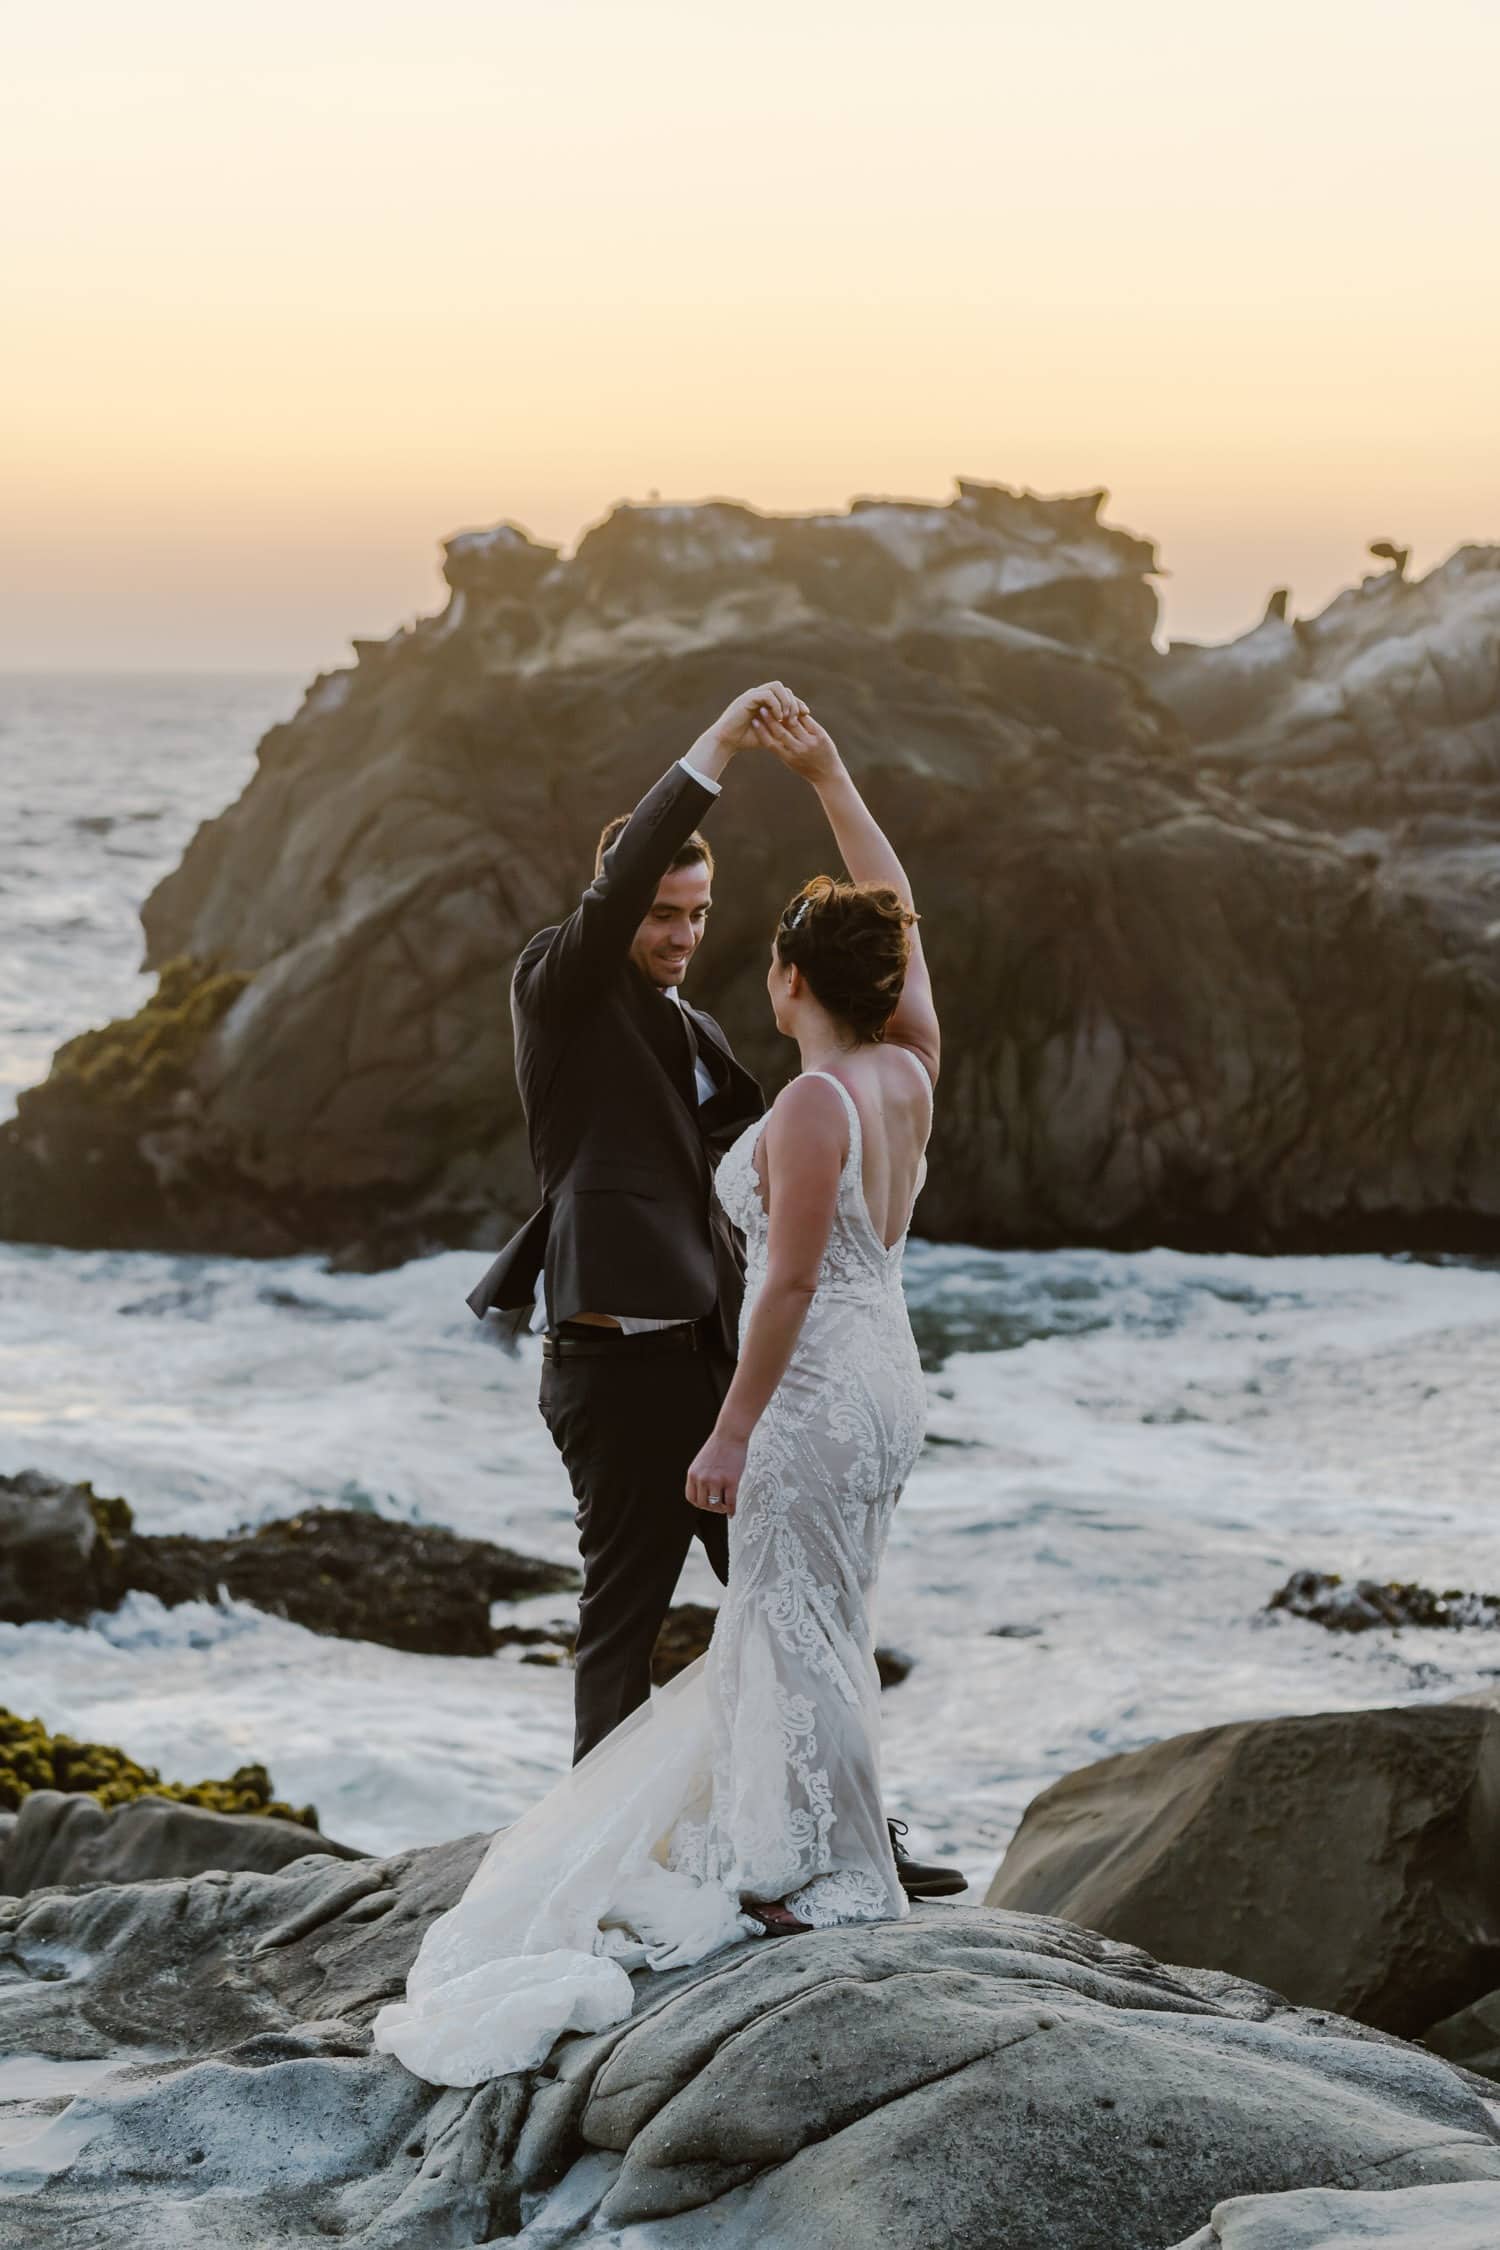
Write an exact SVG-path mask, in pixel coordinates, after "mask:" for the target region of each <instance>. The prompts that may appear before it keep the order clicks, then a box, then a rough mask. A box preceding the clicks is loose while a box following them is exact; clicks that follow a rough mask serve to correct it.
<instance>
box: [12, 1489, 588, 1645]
mask: <svg viewBox="0 0 1500 2250" xmlns="http://www.w3.org/2000/svg"><path fill="white" fill-rule="evenodd" d="M578 1583H579V1576H578V1573H577V1571H576V1570H574V1569H573V1568H572V1567H571V1565H569V1564H566V1563H552V1562H545V1561H541V1560H539V1559H537V1558H536V1557H534V1556H530V1555H521V1554H517V1553H516V1552H514V1550H512V1549H511V1548H508V1547H501V1546H497V1545H495V1544H494V1542H493V1541H491V1540H488V1539H469V1538H465V1537H463V1536H462V1535H460V1534H459V1533H457V1532H453V1531H446V1530H444V1529H442V1528H441V1527H440V1526H439V1525H436V1524H409V1523H398V1522H395V1521H393V1520H392V1519H391V1518H389V1517H386V1516H377V1515H374V1514H371V1513H369V1512H367V1511H366V1510H364V1509H359V1508H308V1509H304V1510H303V1511H302V1512H301V1513H300V1514H298V1515H295V1516H285V1517H281V1518H278V1519H277V1520H276V1521H274V1522H272V1523H266V1524H262V1525H261V1526H260V1528H259V1529H258V1530H255V1531H243V1532H235V1533H232V1534H230V1535H229V1536H227V1537H223V1538H211V1539H210V1538H199V1537H198V1536H196V1535H195V1534H192V1533H185V1532H167V1533H150V1532H139V1531H137V1530H136V1529H135V1525H134V1518H133V1515H132V1512H131V1510H130V1508H129V1506H128V1505H127V1503H126V1502H124V1501H122V1500H105V1499H101V1498H100V1496H99V1495H98V1494H96V1493H95V1492H94V1491H93V1490H92V1488H91V1487H90V1486H87V1485H69V1484H64V1483H61V1482H59V1481H58V1480H57V1479H55V1478H51V1477H46V1476H43V1475H41V1474H40V1473H39V1472H38V1471H35V1470H26V1471H23V1472H22V1474H21V1475H20V1476H18V1477H0V1620H4V1621H5V1622H8V1623H12V1624H24V1623H26V1622H27V1621H28V1620H29V1619H33V1618H63V1619H67V1620H69V1621H70V1622H80V1621H81V1620H82V1619H83V1618H85V1617H86V1616H87V1615H88V1614H89V1613H90V1612H91V1611H93V1610H97V1609H110V1608H113V1607H114V1605H115V1604H116V1603H117V1602H118V1601H120V1600H121V1598H122V1597H123V1596H124V1595H125V1594H126V1593H128V1592H131V1591H137V1592H140V1593H146V1594H154V1595H155V1596H156V1598H157V1599H158V1600H159V1601H161V1602H165V1603H167V1604H168V1605H171V1604H173V1603H177V1602H186V1601H204V1602H212V1601H215V1600H217V1599H218V1596H219V1593H220V1591H221V1590H222V1591H223V1592H225V1593H227V1594H229V1595H230V1596H231V1597H232V1598H233V1599H235V1600H236V1601H245V1602H251V1603H253V1604H254V1605H255V1606H256V1607H257V1608H258V1609H267V1610H271V1611H274V1612H275V1614H276V1615H277V1616H280V1617H286V1618H289V1619H291V1621H292V1622H293V1623H294V1624H298V1625H305V1626H306V1627H307V1628H308V1630H309V1631H311V1632H315V1633H332V1634H335V1635H338V1636H340V1637H341V1638H343V1639H346V1640H368V1641H379V1642H382V1643H384V1645H385V1646H386V1647H388V1648H404V1649H412V1650H415V1651H418V1652H423V1653H429V1654H434V1655H439V1656H487V1655H489V1654H490V1652H491V1650H492V1649H494V1648H496V1647H498V1646H501V1645H503V1640H502V1638H501V1636H500V1634H499V1633H497V1631H496V1629H495V1628H493V1627H492V1626H491V1623H490V1605H491V1604H492V1603H494V1602H508V1601H518V1600H522V1599H526V1598H529V1597H530V1596H531V1595H533V1594H548V1593H564V1592H570V1591H572V1590H573V1589H574V1588H576V1587H577V1585H578Z"/></svg>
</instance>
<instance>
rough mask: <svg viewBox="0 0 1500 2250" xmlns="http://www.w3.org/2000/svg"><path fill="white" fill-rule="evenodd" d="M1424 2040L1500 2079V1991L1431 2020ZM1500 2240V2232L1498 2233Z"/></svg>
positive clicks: (1436, 2049) (1451, 2057)
mask: <svg viewBox="0 0 1500 2250" xmlns="http://www.w3.org/2000/svg"><path fill="white" fill-rule="evenodd" d="M1422 2044H1423V2046H1424V2047H1430V2048H1431V2049H1432V2051H1433V2053H1434V2054H1435V2055H1443V2056H1446V2058H1447V2060H1448V2061H1449V2062H1456V2063H1462V2064H1463V2066H1464V2068H1465V2069H1466V2070H1473V2071H1477V2072H1478V2073H1479V2075H1480V2077H1481V2078H1495V2079H1500V1991H1496V1992H1487V1993H1486V1994H1485V1995H1484V1997H1483V1999H1481V2000H1474V2001H1471V2002H1470V2004H1469V2006H1468V2007H1467V2008H1460V2009H1459V2011H1458V2013H1457V2014H1456V2015H1452V2016H1445V2017H1444V2018H1443V2020H1442V2022H1441V2023H1433V2024H1429V2025H1428V2027H1427V2029H1426V2030H1425V2031H1424V2032H1423V2034H1422ZM1495 2239H1496V2241H1497V2242H1500V2235H1497V2236H1496V2237H1495Z"/></svg>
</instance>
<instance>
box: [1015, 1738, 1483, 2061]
mask: <svg viewBox="0 0 1500 2250" xmlns="http://www.w3.org/2000/svg"><path fill="white" fill-rule="evenodd" d="M988 1903H989V1904H991V1905H994V1906H1004V1907H1011V1908H1024V1909H1026V1910H1028V1911H1030V1912H1033V1913H1046V1914H1061V1915H1065V1916H1066V1917H1067V1918H1068V1919H1069V1920H1070V1921H1073V1922H1077V1923H1080V1924H1082V1925H1084V1926H1085V1927H1087V1928H1089V1929H1094V1930H1100V1931H1103V1932H1105V1933H1107V1934H1108V1935H1109V1936H1112V1937H1118V1938H1127V1939H1129V1940H1131V1941H1132V1942H1133V1943H1135V1944H1138V1945H1145V1946H1149V1947H1150V1948H1151V1950H1152V1951H1153V1952H1155V1953H1157V1954H1158V1955H1160V1956H1162V1957H1165V1958H1167V1959H1170V1960H1174V1961H1178V1962H1192V1963H1195V1964H1199V1965H1201V1966H1203V1967H1206V1968H1216V1969H1222V1970H1226V1971H1229V1972H1231V1973H1233V1974H1234V1975H1236V1976H1244V1977H1253V1978H1254V1979H1256V1980H1257V1981H1258V1982H1260V1983H1264V1984H1268V1985H1272V1986H1274V1987H1275V1989H1276V1990H1277V1991H1278V1992H1284V1993H1286V1994H1287V1996H1288V1997H1289V1998H1290V1999H1292V2000H1295V2001H1297V2002H1299V2003H1300V2004H1301V2005H1302V2006H1304V2007H1309V2008H1329V2009H1336V2010H1338V2011H1339V2012H1340V2013H1341V2014H1344V2015H1348V2016H1355V2017H1358V2018H1359V2019H1361V2020H1362V2021H1364V2022H1367V2023H1371V2024H1377V2025H1380V2026H1382V2027H1384V2028H1385V2029H1387V2030H1390V2031H1396V2032H1402V2033H1406V2034H1410V2035H1415V2034H1416V2033H1418V2032H1420V2031H1422V2030H1423V2029H1424V2027H1425V2026H1426V2025H1428V2024H1430V2023H1432V2022H1433V2021H1434V2020H1435V2019H1437V2018H1439V2017H1442V2016H1446V2015H1450V2014H1451V2013H1453V2012H1454V2011H1455V2010H1457V2009H1459V2008H1462V2007H1465V2006H1466V2005H1468V2003H1469V2002H1471V2001H1473V2000H1476V1999H1478V1998H1479V1997H1480V1996H1481V1995H1483V1994H1485V1993H1487V1992H1490V1991H1492V1990H1493V1989H1494V1987H1495V1985H1496V1983H1497V1981H1500V1712H1497V1711H1494V1710H1492V1709H1488V1708H1486V1707H1484V1706H1483V1705H1476V1704H1460V1703H1457V1702H1454V1703H1448V1704H1419V1705H1411V1706H1401V1707H1396V1708H1393V1709H1389V1710H1373V1711H1336V1712H1319V1713H1314V1714H1311V1715H1309V1716H1306V1717H1295V1718H1279V1719H1260V1720H1249V1721H1242V1722H1239V1723H1237V1724H1233V1725H1228V1726H1217V1727H1206V1728H1204V1729H1203V1730H1202V1731H1201V1732H1198V1733H1193V1734H1185V1735H1174V1736H1172V1737H1171V1738H1169V1739H1168V1740H1166V1741H1163V1742H1155V1743H1152V1744H1151V1745H1150V1746H1149V1747H1148V1748H1147V1749H1144V1750H1135V1751H1129V1752H1127V1753H1125V1754H1124V1755H1122V1756H1120V1757H1114V1758H1105V1759H1101V1760H1100V1761H1099V1762H1098V1763H1097V1764H1095V1765H1090V1766H1085V1767H1083V1768H1081V1769H1080V1770H1079V1771H1077V1772H1075V1773H1070V1774H1065V1775H1064V1776H1063V1778H1062V1780H1060V1781H1057V1782H1054V1783H1053V1784H1052V1786H1051V1787H1050V1788H1048V1789H1045V1790H1043V1791H1042V1793H1041V1795H1040V1796H1038V1797H1036V1798H1034V1799H1033V1800H1032V1802H1031V1804H1030V1805H1028V1806H1027V1808H1026V1812H1025V1815H1024V1817H1023V1819H1022V1821H1021V1825H1020V1827H1019V1829H1018V1830H1017V1832H1016V1834H1015V1836H1014V1838H1013V1839H1012V1841H1011V1844H1010V1847H1009V1849H1008V1851H1007V1852H1006V1855H1005V1858H1004V1859H1003V1860H1002V1862H1001V1864H1000V1868H999V1870H998V1872H997V1874H996V1875H995V1878H994V1881H993V1882H992V1883H991V1885H990V1889H989V1892H988Z"/></svg>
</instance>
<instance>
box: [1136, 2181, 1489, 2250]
mask: <svg viewBox="0 0 1500 2250" xmlns="http://www.w3.org/2000/svg"><path fill="white" fill-rule="evenodd" d="M1497 2242H1500V2186H1496V2185H1495V2184H1494V2183H1493V2182H1491V2181H1487V2180H1486V2181H1477V2180H1465V2181H1454V2182H1452V2183H1450V2184H1449V2185H1447V2186H1444V2187H1402V2188H1391V2189H1389V2190H1359V2189H1349V2188H1294V2189H1293V2190H1292V2191H1291V2193H1290V2194H1288V2195H1237V2196H1235V2197H1233V2199H1232V2200H1231V2201H1230V2202H1228V2203H1221V2204H1219V2205H1218V2206H1217V2208H1216V2209H1215V2211H1214V2213H1213V2216H1212V2218H1211V2219H1210V2221H1209V2223H1208V2225H1207V2226H1206V2227H1203V2228H1201V2229H1200V2230H1199V2232H1198V2233H1197V2234H1195V2235H1192V2236H1191V2237H1190V2238H1189V2240H1188V2241H1186V2242H1183V2243H1179V2244H1178V2246H1177V2250H1360V2245H1361V2244H1363V2243H1368V2244H1369V2245H1370V2250H1495V2244H1496V2243H1497Z"/></svg>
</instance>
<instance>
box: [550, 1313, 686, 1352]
mask: <svg viewBox="0 0 1500 2250" xmlns="http://www.w3.org/2000/svg"><path fill="white" fill-rule="evenodd" d="M707 1342H708V1322H707V1320H706V1319H705V1320H680V1321H677V1322H675V1323H674V1324H673V1326H672V1327H670V1328H645V1329H642V1330H641V1331H640V1332H639V1334H637V1335H634V1336H632V1335H629V1334H627V1332H626V1331H625V1330H624V1329H623V1328H596V1327H595V1326H594V1325H593V1323H592V1322H591V1321H579V1322H577V1323H576V1324H575V1323H573V1322H572V1321H566V1320H565V1321H564V1322H563V1324H562V1326H561V1327H560V1328H549V1329H548V1330H547V1333H546V1334H545V1335H544V1336H543V1338H542V1357H543V1359H603V1358H606V1357H610V1356H615V1357H629V1358H632V1359H651V1358H654V1357H655V1356H656V1355H657V1354H658V1353H661V1352H701V1351H704V1350H706V1348H707Z"/></svg>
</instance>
